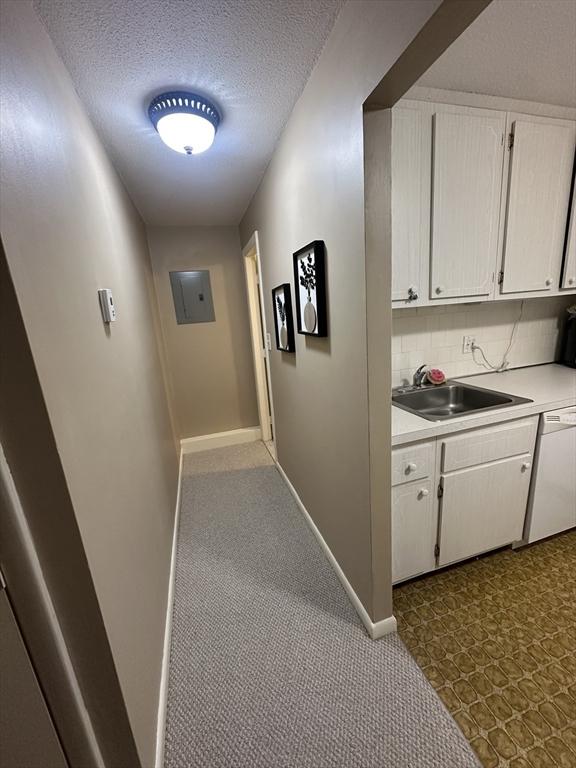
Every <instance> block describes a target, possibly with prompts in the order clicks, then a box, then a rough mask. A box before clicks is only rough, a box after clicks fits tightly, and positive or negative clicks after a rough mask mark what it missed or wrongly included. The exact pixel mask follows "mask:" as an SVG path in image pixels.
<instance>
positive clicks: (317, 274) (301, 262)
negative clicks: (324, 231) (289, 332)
mask: <svg viewBox="0 0 576 768" xmlns="http://www.w3.org/2000/svg"><path fill="white" fill-rule="evenodd" d="M325 253H326V248H325V245H324V241H323V240H313V241H312V242H311V243H308V245H305V246H304V248H300V249H299V250H298V251H296V253H294V254H293V255H292V258H293V263H294V292H295V298H296V327H297V329H298V333H301V334H302V335H303V336H317V337H325V336H328V321H327V314H326V263H325V260H326V255H325ZM303 299H304V300H305V301H303ZM310 307H311V309H310Z"/></svg>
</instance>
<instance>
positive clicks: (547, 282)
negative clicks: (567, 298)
mask: <svg viewBox="0 0 576 768" xmlns="http://www.w3.org/2000/svg"><path fill="white" fill-rule="evenodd" d="M546 285H552V278H551V277H547V278H546Z"/></svg>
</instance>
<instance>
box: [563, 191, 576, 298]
mask: <svg viewBox="0 0 576 768" xmlns="http://www.w3.org/2000/svg"><path fill="white" fill-rule="evenodd" d="M562 288H564V289H566V290H569V291H573V290H574V289H575V288H576V194H573V196H572V214H571V216H570V225H569V227H568V239H567V242H566V258H565V260H564V271H563V272H562Z"/></svg>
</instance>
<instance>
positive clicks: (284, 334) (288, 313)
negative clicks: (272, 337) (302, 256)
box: [272, 283, 295, 352]
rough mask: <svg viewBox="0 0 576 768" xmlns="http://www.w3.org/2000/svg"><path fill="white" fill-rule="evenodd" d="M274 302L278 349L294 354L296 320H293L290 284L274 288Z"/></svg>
mask: <svg viewBox="0 0 576 768" xmlns="http://www.w3.org/2000/svg"><path fill="white" fill-rule="evenodd" d="M272 301H273V302H274V329H275V331H276V349H279V350H281V351H282V352H294V351H295V345H294V320H293V318H292V298H291V296H290V284H289V283H282V285H279V286H277V287H276V288H273V289H272Z"/></svg>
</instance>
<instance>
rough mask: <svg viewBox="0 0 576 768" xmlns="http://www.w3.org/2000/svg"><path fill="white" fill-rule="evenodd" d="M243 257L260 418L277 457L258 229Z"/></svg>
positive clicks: (269, 338)
mask: <svg viewBox="0 0 576 768" xmlns="http://www.w3.org/2000/svg"><path fill="white" fill-rule="evenodd" d="M242 256H243V258H244V271H245V273H246V292H247V295H248V313H249V316H250V336H251V338H252V355H253V358H254V378H255V380H256V397H257V400H258V418H259V421H260V429H261V431H262V440H263V442H264V444H265V445H266V447H267V448H268V450H269V451H270V453H271V455H272V457H273V458H274V459H276V446H275V443H274V438H275V431H274V408H273V404H272V386H271V381H270V360H269V356H268V353H269V351H270V349H271V347H272V344H271V337H270V334H269V333H268V331H267V328H266V312H265V310H264V292H263V286H262V266H261V261H260V247H259V241H258V232H254V233H253V235H252V236H251V238H250V240H249V241H248V243H247V244H246V245H245V246H244V248H243V249H242Z"/></svg>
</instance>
